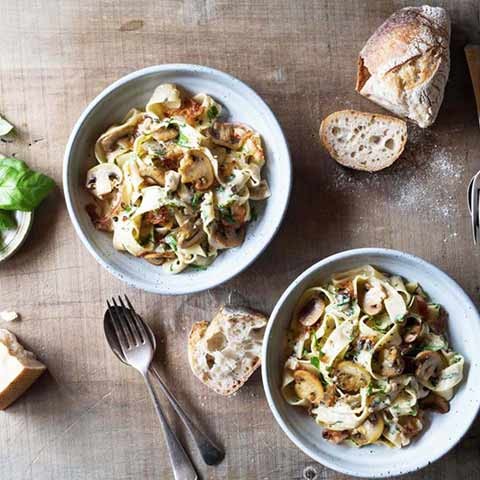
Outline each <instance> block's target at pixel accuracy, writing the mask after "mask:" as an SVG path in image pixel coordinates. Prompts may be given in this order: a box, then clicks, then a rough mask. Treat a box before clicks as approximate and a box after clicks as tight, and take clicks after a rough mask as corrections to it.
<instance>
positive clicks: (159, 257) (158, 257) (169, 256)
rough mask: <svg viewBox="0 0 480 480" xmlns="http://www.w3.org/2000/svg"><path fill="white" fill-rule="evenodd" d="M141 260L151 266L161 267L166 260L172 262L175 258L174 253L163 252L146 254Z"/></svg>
mask: <svg viewBox="0 0 480 480" xmlns="http://www.w3.org/2000/svg"><path fill="white" fill-rule="evenodd" d="M143 258H144V259H145V260H146V261H147V262H148V263H151V264H152V265H157V266H159V265H163V263H165V262H166V261H167V260H173V259H174V258H175V253H174V252H163V253H157V252H152V253H147V254H145V255H144V256H143Z"/></svg>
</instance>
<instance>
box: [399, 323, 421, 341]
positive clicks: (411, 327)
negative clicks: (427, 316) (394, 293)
mask: <svg viewBox="0 0 480 480" xmlns="http://www.w3.org/2000/svg"><path fill="white" fill-rule="evenodd" d="M422 332H423V324H422V321H421V320H420V319H419V318H417V317H407V319H406V320H405V325H404V326H403V334H402V337H403V341H404V342H405V343H413V342H414V341H415V340H416V339H417V338H418V337H419V336H420V335H421V334H422Z"/></svg>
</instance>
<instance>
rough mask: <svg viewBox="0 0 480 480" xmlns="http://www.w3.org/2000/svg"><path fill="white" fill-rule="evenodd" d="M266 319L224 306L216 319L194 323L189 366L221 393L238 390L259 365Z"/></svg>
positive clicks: (240, 309)
mask: <svg viewBox="0 0 480 480" xmlns="http://www.w3.org/2000/svg"><path fill="white" fill-rule="evenodd" d="M266 324H267V318H266V317H265V316H264V315H263V314H261V313H259V312H256V311H254V310H250V309H247V308H243V307H233V306H224V307H222V308H221V309H220V311H219V312H218V313H217V314H216V315H215V317H214V318H213V320H212V321H211V322H210V323H208V322H206V321H201V322H196V323H194V324H193V327H192V330H191V332H190V336H189V339H188V360H189V362H190V367H191V369H192V371H193V373H194V374H195V376H196V377H198V378H199V379H200V380H201V381H202V382H203V383H204V384H205V385H207V387H210V388H211V389H213V390H215V392H217V393H219V394H220V395H231V394H232V393H234V392H236V391H237V390H238V389H239V388H240V387H241V386H242V385H243V384H244V383H245V382H246V381H247V380H248V378H249V377H250V375H252V373H253V372H254V371H255V370H256V369H257V367H258V366H259V365H260V355H261V350H262V341H263V334H264V330H265V325H266Z"/></svg>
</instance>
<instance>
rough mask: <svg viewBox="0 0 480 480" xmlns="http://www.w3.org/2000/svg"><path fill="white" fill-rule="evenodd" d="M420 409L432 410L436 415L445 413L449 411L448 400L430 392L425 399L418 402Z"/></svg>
mask: <svg viewBox="0 0 480 480" xmlns="http://www.w3.org/2000/svg"><path fill="white" fill-rule="evenodd" d="M418 404H419V405H420V407H422V408H423V409H424V410H433V411H434V412H438V413H447V412H448V411H449V410H450V404H449V403H448V400H445V398H443V397H441V396H440V395H437V394H436V393H435V392H430V393H429V394H428V395H427V396H426V397H424V398H421V399H420V400H419V401H418Z"/></svg>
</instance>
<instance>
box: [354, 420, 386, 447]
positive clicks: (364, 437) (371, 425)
mask: <svg viewBox="0 0 480 480" xmlns="http://www.w3.org/2000/svg"><path fill="white" fill-rule="evenodd" d="M383 427H384V421H383V417H382V415H379V414H376V413H372V414H371V415H370V416H369V417H368V418H367V419H366V420H365V421H364V422H363V423H362V424H361V425H360V426H359V427H357V428H356V429H354V430H353V431H352V433H351V437H352V440H353V441H354V442H355V443H356V444H357V445H360V446H363V445H369V444H370V443H374V442H376V441H377V440H378V439H379V438H380V437H381V436H382V433H383Z"/></svg>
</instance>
